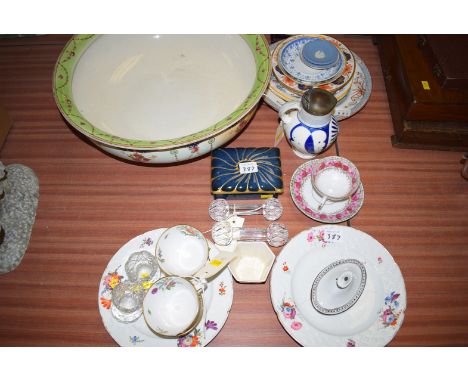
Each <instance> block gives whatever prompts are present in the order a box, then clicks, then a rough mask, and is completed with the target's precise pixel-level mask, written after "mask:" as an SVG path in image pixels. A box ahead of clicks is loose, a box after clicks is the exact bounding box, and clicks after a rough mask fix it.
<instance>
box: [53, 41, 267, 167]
mask: <svg viewBox="0 0 468 382" xmlns="http://www.w3.org/2000/svg"><path fill="white" fill-rule="evenodd" d="M270 74H271V65H270V55H269V50H268V43H267V41H266V39H265V38H264V36H262V35H77V36H74V37H73V38H72V39H71V40H70V41H69V42H68V44H67V45H66V46H65V48H64V49H63V51H62V53H61V54H60V56H59V58H58V61H57V64H56V67H55V72H54V84H53V90H54V96H55V101H56V103H57V106H58V108H59V110H60V112H61V113H62V115H63V116H64V117H65V118H66V120H67V121H68V122H69V123H70V124H71V125H72V126H73V127H74V128H75V129H77V130H78V131H80V132H81V133H83V134H84V135H85V136H87V137H88V138H89V139H90V140H91V142H93V143H94V144H96V145H97V146H99V147H101V148H102V149H104V150H105V151H107V152H109V153H111V154H113V155H116V156H118V157H120V158H123V159H128V160H132V161H137V162H145V163H171V162H178V161H185V160H188V159H192V158H195V157H198V156H200V155H203V154H206V153H208V152H210V151H211V150H213V149H215V148H217V147H219V146H221V145H222V144H224V143H226V142H227V141H228V140H230V139H231V138H233V137H234V136H235V135H237V134H238V133H239V132H240V131H241V130H242V129H243V128H244V127H245V125H246V124H247V122H248V121H249V120H250V118H251V117H252V116H253V114H254V112H255V109H256V106H257V104H258V102H259V100H260V98H261V97H262V95H263V93H264V92H265V90H266V88H267V86H268V83H269V79H270Z"/></svg>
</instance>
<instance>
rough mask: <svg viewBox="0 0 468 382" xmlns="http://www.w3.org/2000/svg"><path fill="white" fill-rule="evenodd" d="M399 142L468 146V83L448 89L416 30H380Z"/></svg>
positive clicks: (399, 144) (401, 144)
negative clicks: (396, 32)
mask: <svg viewBox="0 0 468 382" xmlns="http://www.w3.org/2000/svg"><path fill="white" fill-rule="evenodd" d="M376 41H377V44H378V49H379V54H380V61H381V65H382V72H383V75H384V80H385V86H386V90H387V95H388V100H389V105H390V112H391V115H392V120H393V125H394V132H395V134H394V135H393V136H392V143H393V145H394V146H396V147H411V148H423V149H424V148H425V149H442V150H454V151H468V88H458V89H447V88H443V87H442V86H441V83H440V81H439V80H438V79H437V77H436V76H435V75H434V74H433V71H432V66H431V64H430V63H429V60H428V59H427V54H425V53H424V51H423V48H424V47H423V46H422V44H421V41H422V39H421V38H420V37H419V36H417V35H379V36H377V37H376Z"/></svg>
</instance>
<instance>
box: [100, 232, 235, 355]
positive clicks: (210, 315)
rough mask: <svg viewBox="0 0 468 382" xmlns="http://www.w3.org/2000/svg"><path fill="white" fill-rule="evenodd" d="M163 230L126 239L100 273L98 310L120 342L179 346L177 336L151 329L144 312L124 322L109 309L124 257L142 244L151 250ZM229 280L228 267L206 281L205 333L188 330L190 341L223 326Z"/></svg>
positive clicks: (203, 339) (210, 336) (201, 341)
mask: <svg viewBox="0 0 468 382" xmlns="http://www.w3.org/2000/svg"><path fill="white" fill-rule="evenodd" d="M165 230H166V229H164V228H161V229H156V230H153V231H149V232H146V233H144V234H142V235H139V236H137V237H135V238H133V239H132V240H130V241H129V242H127V243H126V244H125V245H123V246H122V247H121V248H120V249H119V250H118V251H117V252H116V253H115V255H114V256H113V257H112V259H111V260H110V261H109V263H108V264H107V267H106V269H105V271H104V273H103V275H102V277H101V282H100V283H99V292H98V307H99V313H100V314H101V318H102V321H103V323H104V326H105V328H106V330H107V331H108V333H109V334H110V336H111V337H112V338H113V339H114V340H115V341H116V342H117V343H118V344H119V345H120V346H182V345H181V344H179V342H181V341H180V339H179V338H163V337H160V336H158V335H156V334H155V333H153V332H152V331H151V330H150V329H149V327H148V326H147V325H146V323H145V321H144V317H143V316H141V317H140V318H139V319H138V320H136V321H135V322H132V323H128V324H125V323H121V322H118V321H117V320H115V319H114V317H113V316H112V313H111V311H110V307H111V304H112V302H111V297H112V288H114V287H115V285H117V283H119V282H121V281H122V280H124V279H125V278H126V273H125V270H124V264H125V261H126V260H127V259H128V257H129V256H130V254H131V253H133V252H137V251H139V250H141V246H142V244H143V246H144V247H145V250H148V251H149V252H151V253H154V252H155V246H156V245H155V243H157V241H158V239H159V237H160V236H161V235H162V233H163V232H164V231H165ZM208 244H209V246H210V257H214V256H216V255H217V254H218V250H217V249H216V247H215V246H214V244H213V243H211V242H209V241H208ZM232 284H233V280H232V276H231V273H230V272H229V269H227V268H226V269H225V270H224V271H222V272H221V273H220V274H219V275H218V276H216V278H214V280H212V281H211V282H210V283H208V288H207V290H206V291H205V294H204V300H205V305H206V308H207V312H206V320H205V324H204V325H205V337H203V336H196V337H197V338H196V339H195V338H193V337H194V335H195V333H194V332H191V333H189V335H192V339H191V342H190V343H191V344H195V343H196V346H205V345H207V344H208V343H209V342H210V341H211V340H213V338H214V337H215V336H216V335H217V334H218V333H219V331H220V330H221V329H222V327H223V325H224V323H225V322H226V320H227V317H228V315H229V312H230V310H231V305H232V299H233V288H232ZM164 287H170V285H165V286H164ZM221 288H222V289H223V293H220V289H221ZM154 289H155V288H153V289H150V290H149V292H148V293H152V291H153V290H154ZM156 293H157V291H156ZM200 328H201V324H200V325H199V326H198V328H196V329H198V330H200ZM196 329H194V330H196ZM185 337H187V336H185ZM189 340H190V339H189V338H185V339H184V344H186V343H188V342H189Z"/></svg>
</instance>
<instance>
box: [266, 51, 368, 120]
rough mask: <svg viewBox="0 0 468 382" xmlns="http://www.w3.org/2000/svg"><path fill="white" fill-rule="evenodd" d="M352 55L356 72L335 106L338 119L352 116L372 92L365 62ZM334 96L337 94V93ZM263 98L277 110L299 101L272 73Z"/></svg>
mask: <svg viewBox="0 0 468 382" xmlns="http://www.w3.org/2000/svg"><path fill="white" fill-rule="evenodd" d="M276 44H277V43H276ZM275 46H276V45H275V44H272V45H271V46H270V50H271V49H274V47H275ZM354 57H355V59H356V72H355V74H354V78H353V81H352V83H351V88H350V89H349V90H348V91H347V93H345V97H344V98H343V99H341V100H340V101H339V102H338V104H337V105H336V107H335V112H334V115H335V117H336V118H337V120H338V121H341V120H343V119H346V118H349V117H352V116H353V115H354V114H356V113H357V112H359V111H360V110H361V109H362V108H363V107H364V106H365V105H366V103H367V101H368V100H369V97H370V94H371V92H372V79H371V76H370V73H369V70H368V69H367V66H366V64H365V63H364V61H362V60H361V58H360V57H359V56H357V55H356V54H355V53H354ZM342 90H346V88H343V89H341V90H340V91H342ZM335 96H338V93H337V94H336V95H335ZM263 99H264V100H265V102H266V103H267V104H268V105H270V106H271V107H272V108H273V109H274V110H276V111H278V110H279V109H280V107H281V106H283V105H284V104H285V103H286V102H290V101H300V99H301V97H300V95H297V94H295V93H292V92H290V91H289V90H288V89H286V88H285V87H284V86H282V85H281V84H280V83H279V81H278V80H277V79H276V77H275V76H274V75H272V76H271V80H270V85H269V87H268V89H267V91H266V92H265V95H264V97H263Z"/></svg>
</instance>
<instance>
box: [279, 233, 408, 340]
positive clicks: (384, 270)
mask: <svg viewBox="0 0 468 382" xmlns="http://www.w3.org/2000/svg"><path fill="white" fill-rule="evenodd" d="M311 238H312V240H310V239H311ZM324 242H326V245H327V246H329V247H330V248H336V250H337V252H336V253H340V255H341V256H342V257H343V258H345V257H347V256H350V255H351V253H352V252H349V251H361V252H360V253H361V255H362V258H363V259H365V261H366V264H367V266H368V267H371V268H372V269H373V270H374V271H375V272H377V274H378V277H379V280H380V281H381V283H382V288H383V289H382V291H381V293H382V300H384V301H383V302H384V306H383V308H382V309H381V310H380V311H379V310H378V309H377V311H375V313H373V311H372V310H368V314H370V317H371V321H370V322H371V323H370V325H369V326H368V327H367V328H366V327H364V329H362V330H360V331H359V332H356V333H352V334H351V333H348V334H342V335H334V334H329V333H327V332H325V331H321V330H320V329H318V327H319V326H315V325H312V324H311V323H310V322H309V321H308V320H307V319H306V318H305V316H304V314H303V312H302V311H301V310H300V309H299V308H298V306H297V304H296V302H295V301H294V298H293V297H291V296H293V294H292V281H293V280H294V273H295V270H296V269H300V268H298V264H299V263H301V260H302V259H303V258H304V257H307V256H314V255H317V254H318V253H319V252H315V251H314V249H316V250H317V251H320V248H321V247H322V244H323V243H324ZM327 253H328V252H327ZM328 254H330V253H328ZM379 257H380V258H382V259H384V260H385V261H383V262H382V263H380V264H379V263H378V260H377V259H378V258H379ZM284 264H287V266H288V271H287V272H285V271H284V269H283V267H284ZM302 264H303V263H302ZM312 279H313V277H312ZM395 291H399V292H398V293H397V292H395ZM270 294H271V299H272V304H273V307H274V309H275V312H276V314H277V317H278V320H279V321H280V323H281V325H282V326H283V327H284V329H285V330H286V331H287V332H288V334H289V335H291V337H292V338H294V339H295V340H296V341H297V342H298V343H299V344H301V345H303V346H348V347H354V346H358V345H359V346H385V345H386V344H388V343H389V342H390V341H391V340H392V339H393V338H394V336H395V335H396V333H397V332H398V330H399V328H400V327H401V325H402V323H403V320H404V312H405V309H406V290H405V284H404V280H403V276H402V275H401V272H400V269H399V267H398V265H397V264H396V263H395V261H394V260H393V258H392V256H391V254H390V253H389V252H388V251H387V250H386V249H385V247H383V246H382V244H380V243H379V242H378V241H377V240H375V239H374V238H372V237H371V236H369V235H367V234H366V233H364V232H362V231H359V230H356V229H354V228H350V227H346V226H342V225H322V226H318V227H313V228H311V229H309V230H306V231H303V232H301V233H299V234H298V235H296V236H295V237H293V238H292V239H291V240H290V241H289V242H288V243H287V244H286V246H285V247H283V249H282V251H281V253H280V254H279V255H278V257H277V260H276V261H275V264H274V265H273V269H272V271H271V279H270ZM375 297H377V296H375ZM370 299H372V297H370ZM369 301H370V300H369ZM367 303H368V301H364V302H363V304H364V306H367ZM376 303H377V304H378V300H376ZM299 305H300V304H299ZM391 315H393V317H392V316H391ZM372 317H373V318H372ZM395 317H396V319H394V318H395ZM343 319H347V318H346V317H345V318H343ZM294 321H296V322H299V323H300V324H301V327H300V328H299V329H297V327H298V326H297V325H294V326H295V327H293V326H292V323H293V322H294ZM392 323H394V324H393V325H392Z"/></svg>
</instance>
